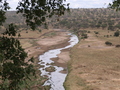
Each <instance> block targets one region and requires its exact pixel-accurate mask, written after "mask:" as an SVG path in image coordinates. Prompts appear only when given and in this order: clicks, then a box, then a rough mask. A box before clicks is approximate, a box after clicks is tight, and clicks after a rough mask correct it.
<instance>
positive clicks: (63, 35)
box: [25, 29, 70, 66]
mask: <svg viewBox="0 0 120 90" xmlns="http://www.w3.org/2000/svg"><path fill="white" fill-rule="evenodd" d="M54 32H56V33H57V35H55V36H50V37H44V35H41V36H39V37H38V38H37V41H36V42H35V43H36V45H34V46H31V47H27V48H26V49H25V51H26V52H27V53H28V57H34V58H38V56H39V55H41V54H43V53H44V52H46V51H48V50H51V49H57V48H62V47H65V46H67V45H69V42H68V41H69V37H70V36H68V35H67V34H68V32H62V31H61V30H59V29H58V30H54ZM58 57H59V60H57V59H56V60H57V61H56V62H59V63H56V64H57V65H58V66H66V62H67V61H68V60H69V59H70V58H69V51H68V50H66V51H65V52H64V51H63V52H62V53H61V54H60V55H58ZM63 59H64V60H63ZM37 60H38V59H37ZM36 62H38V61H36ZM56 64H55V65H56ZM63 64H65V65H63Z"/></svg>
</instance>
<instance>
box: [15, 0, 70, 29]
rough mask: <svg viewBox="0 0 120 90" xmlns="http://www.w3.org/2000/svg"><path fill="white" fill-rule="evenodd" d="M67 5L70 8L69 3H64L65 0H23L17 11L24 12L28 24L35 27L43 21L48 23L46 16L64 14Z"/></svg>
mask: <svg viewBox="0 0 120 90" xmlns="http://www.w3.org/2000/svg"><path fill="white" fill-rule="evenodd" d="M66 7H67V10H69V4H67V5H66V4H63V0H31V1H29V0H22V2H19V5H18V7H17V8H16V9H17V13H23V16H24V17H25V18H26V23H27V25H29V26H30V27H31V28H32V29H35V28H36V26H38V25H41V24H43V22H44V24H45V25H46V18H51V17H52V16H53V15H57V16H58V17H59V16H61V15H63V14H64V12H65V11H66Z"/></svg>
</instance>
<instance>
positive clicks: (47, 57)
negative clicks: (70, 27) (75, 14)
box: [39, 34, 79, 90]
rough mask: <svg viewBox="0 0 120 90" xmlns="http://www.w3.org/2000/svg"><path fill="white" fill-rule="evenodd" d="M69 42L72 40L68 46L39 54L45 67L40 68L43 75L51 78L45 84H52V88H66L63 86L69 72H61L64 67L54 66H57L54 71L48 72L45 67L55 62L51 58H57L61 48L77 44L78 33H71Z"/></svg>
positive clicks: (59, 89) (52, 89) (55, 89)
mask: <svg viewBox="0 0 120 90" xmlns="http://www.w3.org/2000/svg"><path fill="white" fill-rule="evenodd" d="M69 35H71V34H69ZM69 42H70V45H68V46H66V47H63V48H59V49H53V50H49V51H47V52H45V53H44V54H43V55H40V56H39V60H40V62H39V64H40V65H44V67H43V68H40V70H41V76H46V75H47V76H48V78H49V79H48V80H47V81H46V82H45V83H44V86H45V85H51V89H50V90H65V89H64V87H63V83H64V81H65V78H66V76H67V74H63V73H60V71H62V70H64V68H63V67H57V66H53V67H54V68H55V71H54V72H47V71H45V68H46V67H50V66H52V65H49V64H51V63H54V61H52V60H51V58H56V57H57V55H58V54H60V53H61V50H63V49H67V48H70V47H73V46H74V45H75V44H77V43H78V42H79V40H78V38H77V36H76V35H71V37H70V41H69Z"/></svg>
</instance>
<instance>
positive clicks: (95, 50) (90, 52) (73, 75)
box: [64, 30, 120, 90]
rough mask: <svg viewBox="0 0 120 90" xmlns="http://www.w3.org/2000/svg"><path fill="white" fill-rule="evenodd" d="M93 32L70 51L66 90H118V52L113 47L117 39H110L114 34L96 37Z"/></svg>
mask: <svg viewBox="0 0 120 90" xmlns="http://www.w3.org/2000/svg"><path fill="white" fill-rule="evenodd" d="M94 31H95V30H90V33H88V38H87V39H85V40H81V41H80V42H79V43H78V44H77V45H76V46H74V47H73V48H72V49H71V52H70V55H71V60H70V61H69V66H68V68H69V74H68V76H67V78H66V82H65V83H64V86H65V88H66V90H120V56H119V53H120V49H119V48H116V47H115V45H117V44H119V37H114V36H113V34H114V31H111V32H109V33H108V31H107V30H96V31H97V32H99V34H98V35H96V34H95V33H94ZM107 34H109V35H110V37H105V36H107ZM106 41H110V42H112V43H113V46H107V45H105V42H106Z"/></svg>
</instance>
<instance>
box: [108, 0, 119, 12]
mask: <svg viewBox="0 0 120 90" xmlns="http://www.w3.org/2000/svg"><path fill="white" fill-rule="evenodd" d="M109 7H110V8H112V9H115V10H116V11H118V10H120V0H113V2H112V3H110V4H109Z"/></svg>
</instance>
